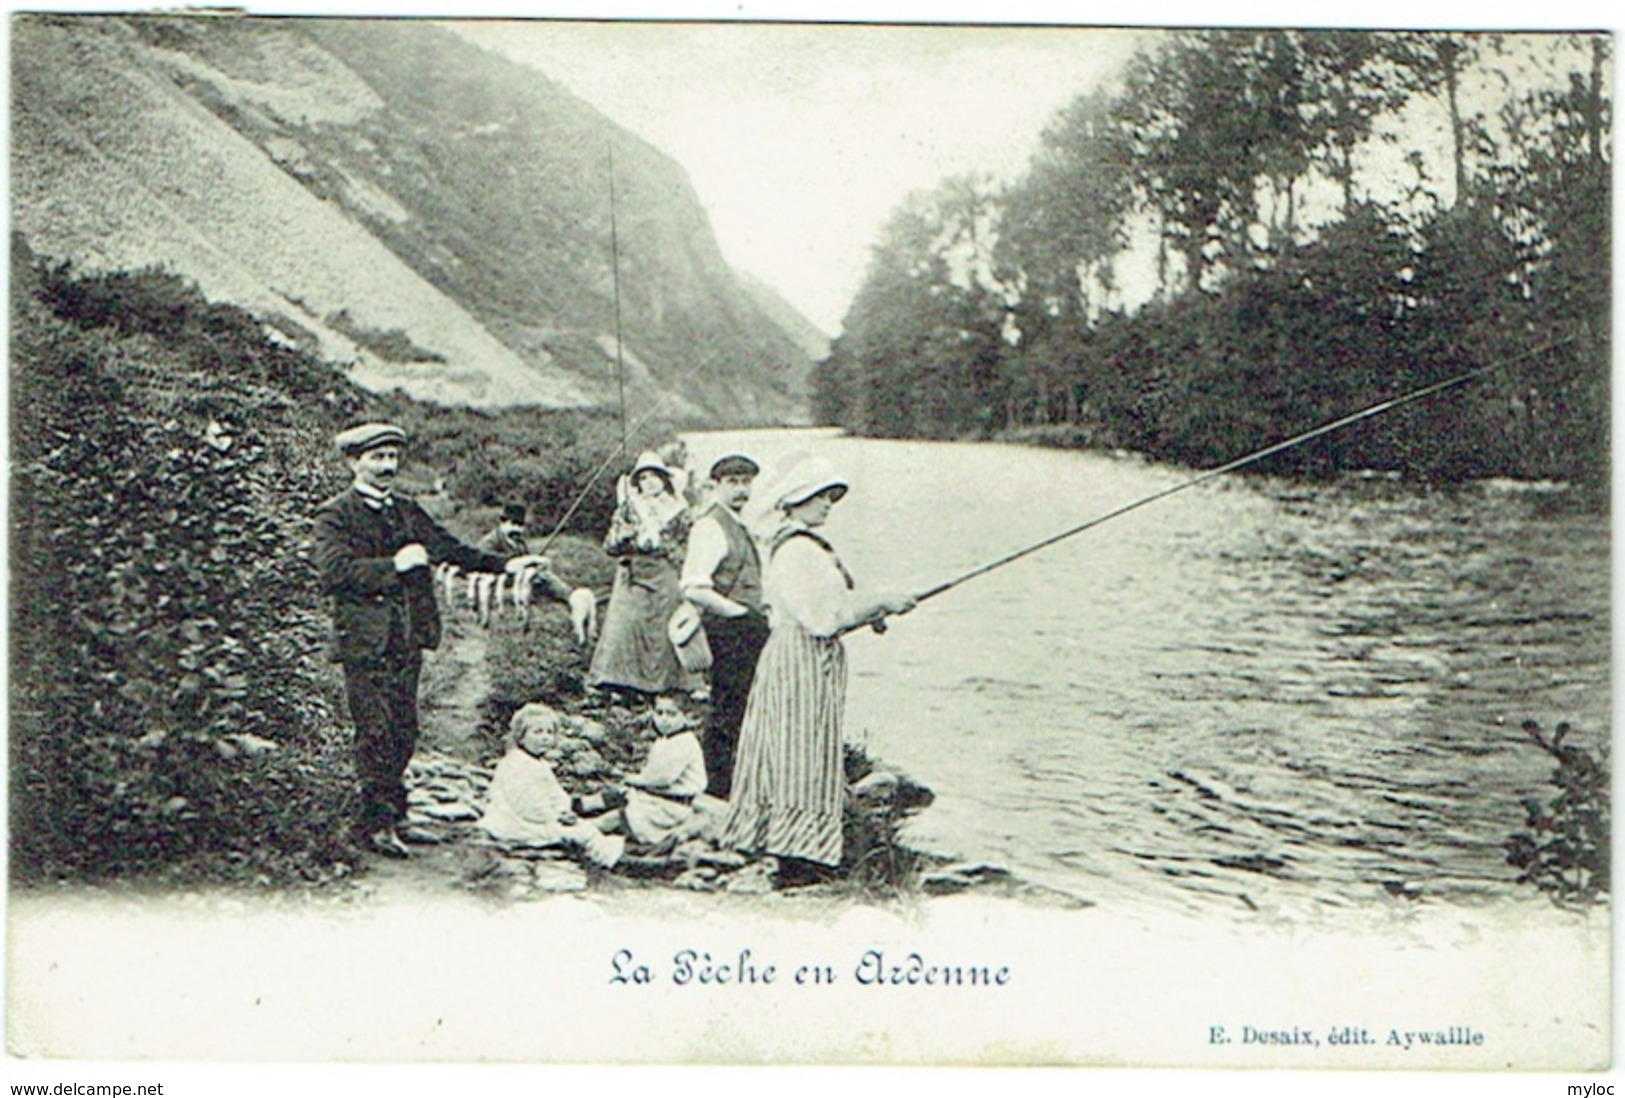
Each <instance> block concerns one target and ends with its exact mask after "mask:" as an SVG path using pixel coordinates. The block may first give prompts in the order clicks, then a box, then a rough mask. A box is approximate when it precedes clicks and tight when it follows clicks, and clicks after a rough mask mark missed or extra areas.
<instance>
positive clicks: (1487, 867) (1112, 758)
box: [691, 432, 1609, 912]
mask: <svg viewBox="0 0 1625 1098" xmlns="http://www.w3.org/2000/svg"><path fill="white" fill-rule="evenodd" d="M691 445H692V447H693V449H694V451H695V453H696V454H697V455H699V456H700V457H702V458H704V457H705V456H706V455H710V454H714V453H716V452H717V451H719V450H720V449H722V448H729V447H732V446H734V445H743V446H745V447H746V448H749V449H751V450H752V452H755V453H758V454H760V455H762V456H764V457H766V458H768V459H770V460H773V459H779V458H782V457H784V456H785V455H787V454H790V453H791V452H793V451H806V450H812V451H816V452H818V453H821V454H824V455H825V456H828V457H830V458H832V459H833V460H834V461H836V462H837V464H838V465H839V466H840V467H841V468H842V469H843V470H844V471H845V472H846V473H847V474H848V475H849V476H850V477H851V479H852V483H853V490H852V493H851V495H849V496H848V498H847V499H846V500H845V501H843V502H842V503H841V504H840V505H839V506H838V507H836V509H835V512H834V515H833V517H832V519H831V521H830V525H829V528H828V532H829V534H830V536H831V539H832V540H833V541H834V542H835V543H836V544H837V546H838V547H839V548H840V549H841V551H842V554H843V556H844V557H845V559H846V560H847V562H848V564H849V565H850V566H851V568H852V570H853V572H854V573H856V574H857V576H858V578H859V581H860V583H864V584H866V585H868V584H877V585H889V586H907V587H911V588H922V587H926V586H930V585H931V584H934V583H936V582H939V581H941V580H944V579H947V578H949V577H951V576H954V575H956V574H959V573H961V572H963V571H966V570H968V569H970V568H973V567H975V566H977V565H979V564H982V563H984V562H986V561H988V560H991V559H993V558H996V557H999V556H1001V555H1003V554H1005V553H1007V552H1010V551H1012V550H1014V549H1017V548H1020V547H1021V546H1023V545H1025V544H1029V543H1031V542H1033V541H1037V540H1038V539H1040V538H1042V537H1045V536H1047V535H1049V534H1052V533H1055V532H1057V531H1059V530H1061V529H1064V528H1066V527H1068V526H1071V525H1074V524H1076V523H1079V522H1082V521H1084V520H1085V519H1088V518H1090V517H1092V516H1094V515H1096V514H1099V513H1102V512H1105V511H1107V510H1110V509H1111V508H1113V507H1116V506H1118V505H1120V504H1123V503H1125V502H1128V501H1129V500H1132V499H1135V498H1137V497H1140V496H1143V495H1146V494H1149V493H1151V492H1154V491H1157V490H1158V489H1161V488H1164V487H1166V486H1169V485H1171V484H1174V483H1177V482H1178V481H1180V480H1181V479H1183V478H1184V477H1186V476H1188V475H1189V474H1188V473H1186V472H1185V471H1182V470H1175V469H1169V468H1163V467H1158V466H1154V465H1147V464H1144V463H1141V462H1138V461H1135V460H1131V459H1114V458H1111V457H1106V456H1101V455H1094V454H1075V453H1062V452H1053V451H1041V450H1030V449H1020V448H1014V447H1004V446H994V445H981V444H978V445H964V444H936V443H898V442H880V441H870V440H848V439H836V438H829V437H824V436H815V435H808V434H796V433H784V432H776V433H759V434H751V435H740V434H731V435H704V436H694V437H693V438H692V439H691ZM771 475H772V468H771V467H770V469H769V472H768V474H766V476H765V477H764V481H767V480H769V479H770V478H771ZM765 487H766V486H765V485H764V488H765ZM763 494H765V492H764V493H763ZM1608 581H1609V573H1608V527H1607V521H1606V519H1605V518H1604V517H1601V516H1596V515H1590V514H1586V513H1584V512H1583V511H1580V510H1578V509H1576V508H1574V507H1571V506H1568V505H1567V503H1566V501H1565V499H1564V497H1563V496H1562V495H1561V494H1560V493H1554V492H1550V491H1542V490H1539V489H1538V488H1536V489H1531V488H1530V487H1529V486H1518V485H1493V484H1492V485H1475V486H1470V487H1467V488H1463V489H1460V490H1454V491H1450V492H1416V491H1412V490H1409V489H1401V488H1399V487H1397V486H1394V485H1390V484H1387V483H1385V482H1380V481H1376V482H1373V481H1366V482H1351V483H1348V484H1345V485H1341V486H1337V487H1332V488H1307V487H1301V486H1292V485H1286V484H1282V483H1277V482H1269V481H1257V480H1243V479H1241V478H1235V477H1232V478H1229V479H1221V480H1218V481H1214V482H1209V483H1207V484H1204V485H1201V486H1198V487H1196V488H1193V489H1191V490H1190V491H1187V492H1183V493H1181V494H1179V495H1176V496H1173V497H1171V498H1169V499H1167V500H1165V501H1162V502H1159V503H1156V504H1154V505H1152V506H1150V507H1148V508H1146V509H1144V510H1142V511H1137V512H1135V513H1133V514H1131V515H1129V516H1126V517H1124V518H1122V519H1119V520H1116V521H1114V522H1111V523H1109V524H1107V525H1105V526H1102V527H1100V528H1098V529H1096V530H1092V531H1089V532H1087V533H1085V534H1082V535H1081V536H1079V537H1077V538H1074V539H1071V540H1068V541H1065V542H1062V543H1061V544H1059V545H1056V546H1054V547H1052V548H1049V549H1046V550H1043V551H1042V552H1040V553H1038V554H1035V555H1033V556H1031V557H1028V558H1026V559H1024V560H1022V561H1020V562H1018V563H1015V564H1013V565H1011V566H1009V567H1007V568H1003V569H1000V570H998V571H995V572H992V573H990V574H988V575H986V576H983V577H981V578H978V579H975V580H972V581H970V582H968V583H966V584H965V585H964V586H963V587H959V588H955V589H954V590H951V591H949V592H947V593H945V594H943V595H941V596H940V597H938V598H935V599H933V600H931V601H929V602H927V603H925V604H924V605H922V606H921V607H920V609H918V610H917V611H915V612H914V613H913V614H911V615H909V616H907V617H904V618H901V619H898V620H897V621H896V622H895V623H894V626H893V628H892V630H891V632H890V633H889V634H888V635H887V636H885V637H883V638H882V637H875V636H873V635H871V634H868V633H863V634H858V635H855V636H853V637H851V638H849V640H848V649H849V652H850V653H851V657H852V668H853V679H852V688H851V694H850V698H849V708H848V734H849V735H850V736H853V737H854V738H863V737H864V736H865V735H867V738H868V740H869V743H870V745H871V747H872V749H873V750H874V752H875V753H876V754H878V755H880V756H881V757H883V758H885V759H887V760H888V761H893V762H895V763H897V764H900V765H902V766H903V767H905V768H906V769H908V770H909V771H910V772H911V773H913V774H915V775H916V776H918V777H919V778H920V779H922V780H923V781H924V782H925V783H926V784H927V785H929V786H931V787H932V788H933V789H935V790H936V792H937V802H936V804H935V805H934V806H933V807H932V808H931V809H930V810H929V811H927V812H926V813H925V814H923V815H922V816H921V817H920V818H919V819H918V820H917V821H916V822H915V823H914V824H913V825H911V826H912V827H913V834H914V835H915V837H916V838H917V839H918V840H919V841H921V842H922V843H924V844H926V845H929V846H931V847H934V848H940V849H942V850H944V851H947V852H952V853H956V854H959V855H962V856H964V857H968V858H975V859H985V860H989V861H994V862H998V863H1000V864H1004V865H1007V866H1010V867H1011V868H1012V869H1015V870H1016V871H1018V872H1019V873H1021V874H1022V875H1023V876H1026V877H1028V878H1030V879H1034V880H1038V881H1041V882H1044V883H1048V884H1051V885H1054V886H1056V887H1060V888H1063V889H1065V890H1067V891H1069V892H1073V893H1075V894H1077V895H1080V896H1083V897H1086V898H1090V899H1094V900H1096V901H1099V902H1113V903H1133V904H1150V905H1154V906H1158V907H1175V908H1192V909H1196V910H1203V911H1205V910H1211V909H1212V908H1213V907H1215V906H1217V907H1219V908H1230V909H1234V910H1237V911H1247V910H1253V909H1257V910H1261V911H1300V912H1301V911H1305V910H1310V911H1322V912H1326V911H1331V910H1332V909H1336V908H1359V907H1362V906H1366V905H1370V904H1383V905H1393V904H1405V903H1415V902H1423V901H1428V902H1447V903H1473V902H1478V901H1482V900H1484V899H1493V898H1511V897H1515V896H1521V895H1522V894H1523V893H1525V892H1527V891H1528V889H1527V886H1515V885H1514V884H1513V871H1512V870H1511V869H1510V868H1509V867H1508V866H1507V865H1506V864H1505V860H1504V851H1503V843H1504V841H1505V840H1506V838H1507V836H1508V835H1510V834H1511V833H1512V832H1514V831H1516V830H1517V829H1518V828H1519V827H1520V826H1521V825H1522V822H1523V809H1522V807H1521V806H1520V800H1521V799H1522V798H1524V797H1527V796H1538V797H1540V798H1542V799H1545V798H1547V797H1549V796H1550V795H1551V793H1552V792H1553V789H1552V787H1551V786H1550V785H1548V784H1547V779H1548V776H1549V774H1550V772H1551V769H1552V767H1551V766H1550V764H1549V761H1548V759H1547V757H1546V756H1545V755H1543V754H1542V753H1540V752H1539V751H1537V750H1535V749H1534V748H1533V747H1532V746H1531V745H1529V744H1528V742H1527V741H1526V740H1525V738H1524V735H1523V733H1522V732H1521V731H1520V729H1519V725H1520V724H1521V722H1522V721H1523V720H1524V719H1526V718H1534V719H1536V720H1539V721H1541V722H1542V723H1543V724H1545V725H1548V726H1550V725H1553V724H1555V723H1557V722H1558V721H1559V720H1567V721H1570V722H1572V723H1573V724H1575V725H1576V726H1578V728H1579V729H1580V730H1581V732H1582V734H1583V735H1584V736H1585V738H1586V740H1587V742H1589V743H1595V742H1596V741H1598V740H1599V739H1601V738H1603V737H1605V736H1606V734H1607V729H1608V721H1609V690H1608V687H1609V663H1608V660H1609V647H1608V645H1609V617H1608V615H1609V602H1608V598H1609V582H1608Z"/></svg>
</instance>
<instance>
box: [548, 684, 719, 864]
mask: <svg viewBox="0 0 1625 1098" xmlns="http://www.w3.org/2000/svg"><path fill="white" fill-rule="evenodd" d="M685 705H686V698H685V697H684V695H682V694H681V693H667V694H662V695H661V696H660V697H658V698H656V699H655V704H654V711H653V713H652V715H651V719H652V720H653V722H654V726H655V731H657V732H658V733H660V738H659V739H657V740H655V742H654V743H653V744H651V745H650V747H649V757H648V759H647V760H645V761H644V764H643V769H641V770H639V771H638V772H637V773H636V774H633V775H632V776H631V777H629V778H627V779H626V786H627V788H626V789H625V790H624V791H621V790H613V789H612V790H607V791H606V792H604V793H600V794H595V795H593V796H590V797H584V798H581V799H579V800H578V801H577V802H576V803H575V804H574V806H573V807H574V810H575V813H576V814H577V815H580V816H591V817H593V819H592V820H591V822H592V823H593V824H594V825H595V826H596V827H597V828H598V829H599V830H600V831H605V832H614V831H622V830H624V831H625V832H627V833H628V834H629V835H631V836H632V838H634V839H636V840H637V841H638V842H640V843H650V844H655V843H659V842H660V841H661V840H663V839H665V838H667V837H668V836H670V835H672V834H673V833H674V832H676V831H677V830H678V829H679V828H681V827H682V826H683V825H684V824H686V823H688V822H689V821H690V820H691V819H692V818H693V816H694V798H695V797H697V796H699V795H700V794H701V793H704V792H705V754H704V752H702V751H701V750H700V741H699V738H698V737H697V736H695V735H694V727H695V724H696V722H695V721H694V719H693V718H692V717H691V716H690V715H689V713H688V711H687V709H686V708H685Z"/></svg>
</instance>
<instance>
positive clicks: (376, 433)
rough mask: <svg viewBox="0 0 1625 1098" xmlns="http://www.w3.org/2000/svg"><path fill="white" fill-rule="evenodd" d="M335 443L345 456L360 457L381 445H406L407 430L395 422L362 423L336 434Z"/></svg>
mask: <svg viewBox="0 0 1625 1098" xmlns="http://www.w3.org/2000/svg"><path fill="white" fill-rule="evenodd" d="M333 445H334V446H336V447H338V451H339V453H341V454H343V455H344V456H345V457H359V456H361V455H362V454H364V453H366V452H367V451H368V450H376V449H377V448H378V447H380V446H405V445H406V432H405V431H403V430H401V429H400V428H399V427H397V426H395V425H394V424H393V423H362V424H359V425H358V426H355V427H347V428H345V429H344V430H342V431H340V432H339V433H338V434H336V435H334V436H333Z"/></svg>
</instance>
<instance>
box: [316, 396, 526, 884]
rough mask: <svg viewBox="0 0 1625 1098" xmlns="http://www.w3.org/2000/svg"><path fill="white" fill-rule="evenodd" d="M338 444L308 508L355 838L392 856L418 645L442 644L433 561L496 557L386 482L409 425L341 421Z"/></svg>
mask: <svg viewBox="0 0 1625 1098" xmlns="http://www.w3.org/2000/svg"><path fill="white" fill-rule="evenodd" d="M334 443H335V444H336V445H337V446H338V449H339V451H340V452H341V453H342V454H343V455H344V457H345V459H346V460H347V461H348V462H349V464H350V469H351V472H352V473H353V474H354V477H355V480H354V482H353V483H352V484H351V485H350V487H349V488H347V489H345V490H344V491H343V492H340V493H339V494H338V495H336V496H334V497H333V498H332V499H330V500H328V501H327V502H326V503H323V504H322V505H321V507H319V508H318V509H317V511H316V537H315V561H316V567H317V569H318V570H319V571H320V574H321V584H322V590H323V592H324V593H326V594H327V595H328V596H329V597H330V598H331V599H332V607H333V650H332V656H333V659H335V660H336V661H338V662H339V663H340V664H342V665H343V667H344V684H345V689H346V692H347V694H348V696H349V703H350V719H351V721H352V723H354V725H355V768H356V777H357V778H358V779H359V780H360V784H361V798H362V803H361V818H360V820H359V821H358V837H360V838H361V839H362V841H364V842H365V843H367V844H368V845H369V846H370V847H371V848H372V849H373V850H375V851H377V852H379V853H382V854H387V855H390V856H392V857H405V856H407V854H409V853H410V852H409V851H408V850H407V848H406V846H405V845H404V844H403V843H402V841H401V838H400V835H399V834H398V832H397V830H396V828H397V826H398V825H399V823H400V821H401V820H402V819H403V818H404V817H405V815H406V787H405V785H404V784H403V781H402V779H403V777H404V775H405V773H406V765H407V763H408V762H410V761H411V759H412V750H413V748H414V746H415V745H416V743H417V736H418V673H419V671H421V669H422V667H423V650H424V649H426V648H434V647H436V646H438V645H439V643H440V610H439V607H437V606H436V605H435V597H434V581H433V579H432V577H431V574H430V565H431V564H433V563H438V562H440V561H442V560H446V561H451V562H452V563H453V564H456V565H457V566H458V567H459V568H462V569H464V570H465V571H469V572H501V571H503V570H504V568H505V567H507V566H509V565H510V564H512V565H515V566H517V565H519V564H521V563H522V562H523V560H524V558H514V560H513V561H511V562H510V561H509V560H506V559H504V558H503V557H501V556H497V555H495V554H492V553H484V552H481V551H480V550H478V549H475V548H473V547H471V546H468V545H464V544H463V543H462V542H460V541H458V540H457V539H456V538H455V537H453V536H452V535H451V534H449V533H447V532H446V531H445V530H444V529H443V528H442V527H441V526H440V525H439V524H437V523H436V522H435V521H434V520H433V519H432V518H430V517H429V515H428V513H427V512H426V511H424V510H423V508H422V507H421V506H419V505H418V503H417V502H416V501H415V500H412V499H409V498H407V497H405V496H399V495H396V494H395V492H394V484H395V475H396V472H397V470H398V468H399V466H400V460H401V452H402V448H403V447H404V446H405V444H406V434H405V432H403V431H402V430H401V429H400V428H399V427H395V426H393V425H391V424H387V423H366V424H362V425H361V426H359V427H352V428H349V429H348V430H345V431H341V432H339V434H338V435H337V436H336V437H335V438H334Z"/></svg>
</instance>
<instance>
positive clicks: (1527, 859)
mask: <svg viewBox="0 0 1625 1098" xmlns="http://www.w3.org/2000/svg"><path fill="white" fill-rule="evenodd" d="M1523 730H1524V732H1525V734H1527V735H1528V736H1529V738H1530V740H1531V741H1533V742H1534V744H1535V746H1536V747H1538V748H1540V749H1541V750H1542V751H1544V752H1546V753H1547V754H1548V755H1550V756H1552V758H1553V759H1555V760H1556V761H1557V769H1555V770H1553V771H1552V776H1551V784H1552V785H1554V786H1556V787H1557V790H1558V792H1557V794H1556V796H1554V797H1552V798H1551V799H1550V800H1549V801H1547V802H1546V803H1545V804H1542V803H1541V802H1540V801H1539V800H1537V799H1535V798H1533V797H1531V798H1528V799H1526V800H1525V801H1524V802H1523V806H1524V813H1525V820H1524V830H1522V831H1519V832H1517V833H1516V834H1514V835H1513V836H1512V837H1511V838H1510V839H1508V840H1507V864H1508V865H1511V866H1513V867H1515V868H1517V869H1518V870H1519V873H1518V882H1519V883H1520V884H1533V885H1534V886H1536V887H1537V888H1539V889H1540V890H1541V891H1542V892H1545V893H1546V894H1547V895H1549V896H1550V897H1551V898H1552V900H1553V901H1554V902H1556V903H1558V904H1562V905H1565V906H1567V905H1577V906H1584V905H1587V904H1591V903H1594V902H1596V901H1597V900H1599V899H1601V898H1603V897H1605V896H1607V895H1608V893H1609V890H1610V881H1609V853H1610V849H1611V848H1610V839H1609V836H1610V830H1609V824H1610V819H1611V812H1610V809H1609V789H1608V784H1609V783H1608V769H1609V768H1608V745H1607V744H1606V743H1604V744H1603V745H1602V746H1601V748H1599V750H1598V753H1597V754H1595V755H1593V754H1592V753H1591V752H1590V751H1587V750H1586V749H1585V748H1583V747H1579V746H1576V745H1575V744H1573V743H1566V742H1564V741H1565V740H1566V739H1567V738H1568V736H1569V733H1570V732H1571V731H1573V729H1571V728H1570V726H1569V725H1568V724H1566V723H1564V724H1559V725H1558V726H1557V729H1556V731H1555V732H1553V734H1552V736H1551V737H1550V738H1549V739H1548V738H1547V737H1546V736H1545V734H1543V733H1542V732H1541V728H1540V725H1539V724H1538V723H1536V722H1535V721H1525V722H1524V725H1523Z"/></svg>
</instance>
